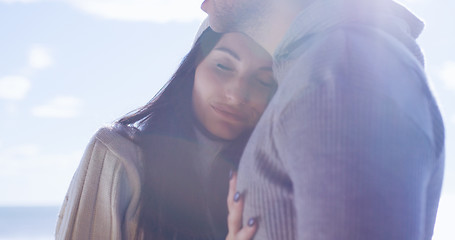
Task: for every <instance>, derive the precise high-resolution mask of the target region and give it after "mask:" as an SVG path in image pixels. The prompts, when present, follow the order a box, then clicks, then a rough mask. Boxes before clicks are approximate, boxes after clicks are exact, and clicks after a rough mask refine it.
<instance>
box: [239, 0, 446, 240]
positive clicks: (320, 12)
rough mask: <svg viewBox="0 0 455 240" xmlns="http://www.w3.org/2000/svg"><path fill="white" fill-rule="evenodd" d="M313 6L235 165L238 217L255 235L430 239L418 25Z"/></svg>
mask: <svg viewBox="0 0 455 240" xmlns="http://www.w3.org/2000/svg"><path fill="white" fill-rule="evenodd" d="M320 2H321V1H319V2H317V3H316V4H313V5H312V7H310V8H308V9H306V10H305V12H303V13H302V14H301V15H300V16H299V18H298V19H297V20H296V21H295V22H294V24H293V26H291V29H290V31H289V32H288V36H287V37H286V39H285V40H284V42H283V43H282V44H281V47H280V48H279V49H278V51H277V52H276V56H275V57H276V64H275V69H274V71H275V74H276V77H277V81H278V83H279V89H278V91H277V93H276V95H275V97H274V99H273V100H272V101H271V103H270V105H269V107H268V109H267V110H266V112H265V113H264V115H263V118H262V119H261V121H260V122H259V124H258V125H257V127H256V130H255V132H254V133H253V135H252V137H251V140H250V142H249V144H248V146H247V149H246V150H245V153H244V156H243V158H242V160H241V165H240V169H239V180H238V190H239V191H241V192H246V203H245V204H246V205H245V212H244V219H245V220H246V219H249V218H250V217H254V216H259V226H260V227H259V231H258V233H257V234H256V239H373V240H375V239H431V235H432V231H433V226H434V220H435V216H436V210H437V205H438V201H439V194H440V190H441V182H442V172H443V147H444V129H443V124H442V120H441V116H440V113H439V110H438V108H437V106H436V104H435V102H434V99H433V97H432V95H431V93H430V91H429V89H428V84H427V82H426V78H425V74H424V72H423V70H422V68H423V67H422V65H423V63H422V61H423V60H422V57H421V53H420V50H419V48H418V46H417V45H416V43H415V38H416V37H417V36H418V34H419V33H420V31H421V27H419V24H420V22H418V21H417V20H416V19H415V18H414V17H413V16H412V15H411V14H410V13H408V12H406V11H405V10H404V9H403V8H401V7H399V6H397V5H395V4H391V5H390V6H369V7H368V6H366V8H365V9H362V8H361V7H359V5H355V7H356V8H358V9H352V8H350V7H352V6H349V5H343V4H341V3H339V1H322V2H325V5H323V4H322V3H320ZM327 3H330V4H332V5H330V4H327ZM340 4H341V5H340ZM376 7H379V8H376ZM343 8H344V9H343ZM378 9H381V10H380V11H379V10H378ZM360 10H361V11H360Z"/></svg>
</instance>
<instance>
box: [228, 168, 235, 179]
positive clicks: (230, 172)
mask: <svg viewBox="0 0 455 240" xmlns="http://www.w3.org/2000/svg"><path fill="white" fill-rule="evenodd" d="M232 176H234V171H232V169H231V170H229V179H232Z"/></svg>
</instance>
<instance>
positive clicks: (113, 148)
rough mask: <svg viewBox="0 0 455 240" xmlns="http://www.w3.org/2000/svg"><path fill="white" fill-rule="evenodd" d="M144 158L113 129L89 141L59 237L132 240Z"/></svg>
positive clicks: (61, 220)
mask: <svg viewBox="0 0 455 240" xmlns="http://www.w3.org/2000/svg"><path fill="white" fill-rule="evenodd" d="M140 154H141V151H140V149H139V146H137V145H136V144H135V143H134V142H133V141H131V140H130V139H128V138H127V137H125V136H123V135H121V134H119V133H118V131H116V130H114V129H113V128H110V127H105V128H101V129H100V130H98V132H97V133H96V134H95V135H94V136H93V138H92V139H91V141H90V143H89V145H88V147H87V149H86V151H85V153H84V155H83V158H82V160H81V163H80V165H79V167H78V169H77V171H76V173H75V175H74V177H73V179H72V181H71V184H70V188H69V190H68V192H67V195H66V197H65V200H64V203H63V206H62V208H61V210H60V214H59V218H58V222H57V228H56V232H55V238H56V239H84V240H86V239H134V238H135V234H136V229H137V219H138V212H139V211H138V203H139V196H140V191H141V190H140V188H141V184H140V179H141V177H140V174H141V173H140V171H139V170H140V169H141V163H140Z"/></svg>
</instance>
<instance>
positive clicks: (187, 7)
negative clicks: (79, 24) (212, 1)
mask: <svg viewBox="0 0 455 240" xmlns="http://www.w3.org/2000/svg"><path fill="white" fill-rule="evenodd" d="M38 1H44V0H0V2H7V3H15V2H18V3H19V2H20V3H32V2H38ZM48 1H49V0H48ZM53 1H57V0H53ZM60 1H64V2H67V3H68V4H71V5H72V6H74V7H76V8H77V9H79V10H82V11H84V12H87V13H89V14H92V15H95V16H99V17H102V18H106V19H114V20H122V21H147V22H159V23H163V22H169V21H178V22H188V21H193V20H202V19H203V18H204V17H205V13H203V12H202V10H201V9H200V5H201V3H202V0H60Z"/></svg>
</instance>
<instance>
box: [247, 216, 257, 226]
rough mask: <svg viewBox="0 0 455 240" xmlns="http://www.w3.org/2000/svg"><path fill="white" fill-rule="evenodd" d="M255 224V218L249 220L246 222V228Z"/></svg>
mask: <svg viewBox="0 0 455 240" xmlns="http://www.w3.org/2000/svg"><path fill="white" fill-rule="evenodd" d="M255 223H256V219H255V218H250V220H248V226H250V227H252V226H253V225H254V224H255Z"/></svg>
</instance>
